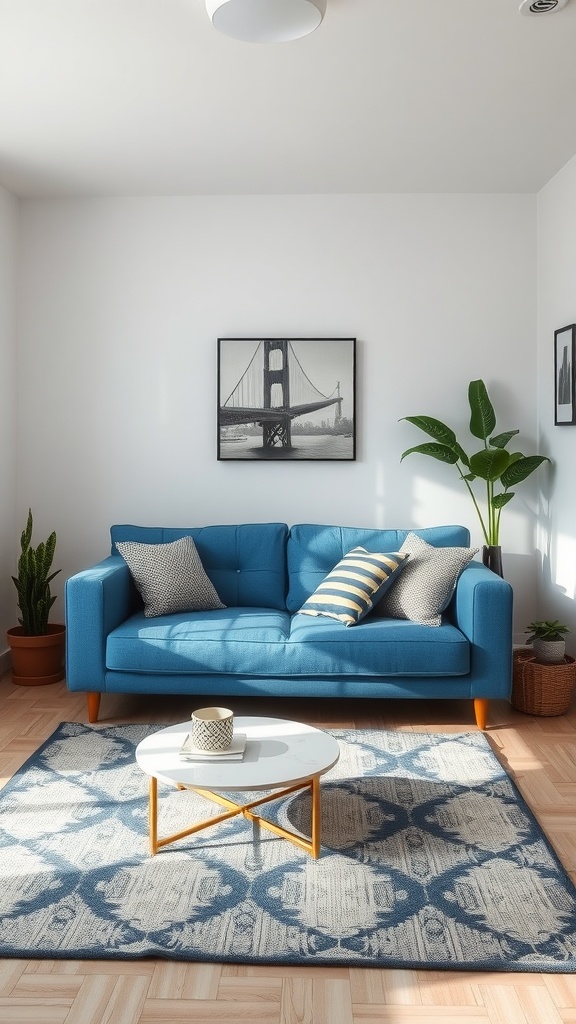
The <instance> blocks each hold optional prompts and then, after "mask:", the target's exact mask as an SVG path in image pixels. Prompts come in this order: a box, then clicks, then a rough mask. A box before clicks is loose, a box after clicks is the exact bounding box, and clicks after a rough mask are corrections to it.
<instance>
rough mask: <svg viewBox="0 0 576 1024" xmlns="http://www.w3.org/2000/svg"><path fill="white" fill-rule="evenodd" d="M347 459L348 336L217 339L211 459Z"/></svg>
mask: <svg viewBox="0 0 576 1024" xmlns="http://www.w3.org/2000/svg"><path fill="white" fill-rule="evenodd" d="M355 458H356V339H355V338H218V459H219V460H223V461H224V460H229V459H233V460H246V459H258V460H266V459H268V460H270V459H274V460H276V461H282V460H283V461H292V460H297V459H305V460H319V461H320V460H330V461H340V462H346V461H353V460H354V459H355Z"/></svg>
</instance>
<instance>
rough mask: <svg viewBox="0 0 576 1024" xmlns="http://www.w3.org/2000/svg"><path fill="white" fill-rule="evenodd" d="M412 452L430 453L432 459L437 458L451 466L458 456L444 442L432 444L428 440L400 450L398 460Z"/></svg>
mask: <svg viewBox="0 0 576 1024" xmlns="http://www.w3.org/2000/svg"><path fill="white" fill-rule="evenodd" d="M413 452H417V453H418V454H419V455H430V456H431V457H432V458H433V459H438V461H439V462H447V463H449V464H450V465H451V466H453V465H454V464H455V463H456V462H458V456H457V454H456V452H455V451H453V450H452V448H448V446H447V445H445V444H433V443H432V442H430V441H429V442H428V443H427V444H419V445H416V447H415V448H408V450H407V451H405V452H402V455H401V456H400V462H402V459H405V458H406V456H407V455H412V453H413Z"/></svg>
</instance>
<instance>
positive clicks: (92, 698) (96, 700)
mask: <svg viewBox="0 0 576 1024" xmlns="http://www.w3.org/2000/svg"><path fill="white" fill-rule="evenodd" d="M101 696H102V694H101V693H100V692H99V691H98V690H96V691H90V692H89V693H87V694H86V699H87V701H88V721H89V722H97V721H98V712H99V710H100V698H101Z"/></svg>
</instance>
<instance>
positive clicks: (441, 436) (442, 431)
mask: <svg viewBox="0 0 576 1024" xmlns="http://www.w3.org/2000/svg"><path fill="white" fill-rule="evenodd" d="M402 419H405V420H407V421H408V423H413V424H414V426H415V427H418V428H419V429H420V430H423V431H424V433H425V434H428V435H429V436H430V437H433V438H434V440H435V441H440V443H441V444H447V445H449V446H450V447H451V446H452V445H454V444H456V434H455V433H454V431H453V430H451V429H450V427H447V426H446V424H445V423H442V420H436V419H434V417H433V416H403V417H402Z"/></svg>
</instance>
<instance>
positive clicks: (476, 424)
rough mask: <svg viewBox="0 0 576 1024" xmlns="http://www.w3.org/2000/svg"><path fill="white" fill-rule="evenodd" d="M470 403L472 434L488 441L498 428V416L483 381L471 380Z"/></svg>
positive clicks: (469, 389)
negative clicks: (495, 428) (496, 427)
mask: <svg viewBox="0 0 576 1024" xmlns="http://www.w3.org/2000/svg"><path fill="white" fill-rule="evenodd" d="M468 401H469V403H470V433H471V434H473V435H474V437H479V438H480V439H481V440H482V441H486V439H487V438H488V436H489V435H490V434H491V433H492V431H493V430H494V427H495V426H496V415H495V413H494V409H493V407H492V402H491V401H490V399H489V397H488V392H487V390H486V385H485V384H484V381H483V380H471V381H470V384H469V385H468Z"/></svg>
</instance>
